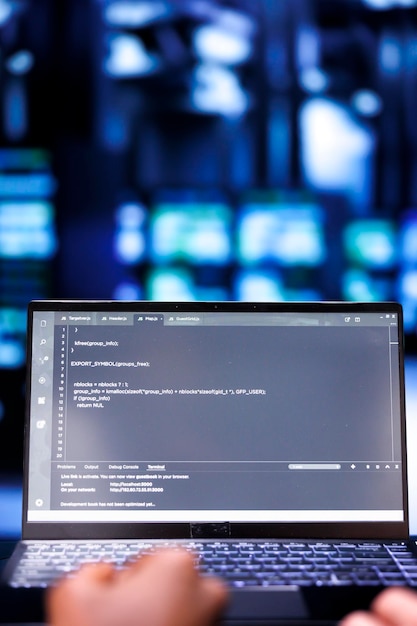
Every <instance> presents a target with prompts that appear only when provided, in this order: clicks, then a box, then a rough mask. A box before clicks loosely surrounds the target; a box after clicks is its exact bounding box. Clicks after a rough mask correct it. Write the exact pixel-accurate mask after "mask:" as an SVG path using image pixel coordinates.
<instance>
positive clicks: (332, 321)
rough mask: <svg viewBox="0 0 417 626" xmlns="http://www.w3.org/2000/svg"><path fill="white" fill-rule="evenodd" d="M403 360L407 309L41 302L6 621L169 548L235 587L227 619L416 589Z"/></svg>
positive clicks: (315, 609) (329, 613)
mask: <svg viewBox="0 0 417 626" xmlns="http://www.w3.org/2000/svg"><path fill="white" fill-rule="evenodd" d="M403 357H404V347H403V322H402V310H401V306H400V305H399V304H396V303H341V302H332V303H248V302H245V303H243V302H240V303H236V302H209V303H207V302H206V303H202V302H198V303H197V302H193V303H189V302H188V303H164V302H123V301H118V302H114V301H35V302H32V303H30V304H29V309H28V350H27V359H28V379H27V412H26V413H27V414H26V428H25V463H24V497H23V524H22V540H21V541H20V542H19V543H18V545H17V547H16V550H15V552H14V554H13V556H12V557H11V559H10V560H9V562H8V565H7V567H6V569H5V572H4V577H3V587H2V594H3V598H6V600H4V599H3V600H2V610H3V615H4V611H6V615H7V606H9V607H10V615H8V616H7V619H9V620H12V619H13V618H16V619H17V609H18V608H19V610H20V614H19V619H22V615H21V611H22V610H23V609H24V610H25V611H26V613H29V614H26V615H25V616H24V619H25V620H28V621H36V620H41V619H43V613H42V606H43V605H42V598H43V593H44V591H45V589H46V588H47V587H48V586H49V585H50V584H54V582H55V581H56V580H57V579H59V578H60V577H61V576H66V575H72V572H73V571H74V570H76V569H77V567H78V566H79V564H80V562H82V561H94V560H99V559H106V560H111V561H114V562H115V563H116V564H117V566H118V567H123V566H124V563H125V560H129V559H131V558H134V557H135V556H136V554H138V553H141V552H148V551H152V550H153V549H154V548H155V547H164V546H167V545H173V544H174V545H179V546H183V547H185V548H186V549H189V550H192V551H193V553H195V555H196V566H197V567H199V568H201V571H202V573H203V574H204V575H205V574H208V575H210V574H213V573H217V574H219V575H221V576H224V578H225V579H226V580H227V581H228V583H229V584H230V588H231V599H230V603H229V606H228V608H227V610H226V613H225V615H224V620H225V621H230V622H243V621H245V622H250V621H253V622H256V623H258V624H259V623H262V622H269V621H271V620H273V621H279V620H297V621H298V622H302V621H304V620H336V619H339V618H340V617H342V616H343V615H344V614H345V613H347V612H349V611H350V610H352V609H353V608H364V607H366V606H368V604H369V602H370V600H371V599H372V598H373V597H374V596H375V595H376V594H377V593H378V592H379V591H380V590H381V589H382V588H383V587H385V586H387V585H391V584H395V585H408V586H411V587H412V586H416V585H417V558H415V556H414V552H415V546H414V542H412V541H411V540H410V537H409V532H408V504H407V475H406V468H407V462H406V440H405V393H404V370H403ZM45 552H46V556H45V554H44V553H45ZM67 552H68V553H69V554H70V556H69V557H67ZM200 552H201V553H204V555H202V556H198V555H199V554H200ZM67 559H68V560H67ZM22 598H25V600H24V601H20V600H21V599H22ZM3 619H4V617H3Z"/></svg>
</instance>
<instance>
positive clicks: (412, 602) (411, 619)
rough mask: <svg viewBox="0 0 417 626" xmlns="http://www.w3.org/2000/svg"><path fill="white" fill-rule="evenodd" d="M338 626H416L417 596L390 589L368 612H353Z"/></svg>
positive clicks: (407, 591)
mask: <svg viewBox="0 0 417 626" xmlns="http://www.w3.org/2000/svg"><path fill="white" fill-rule="evenodd" d="M339 626H417V594H416V593H415V592H414V591H411V590H410V589H405V588H403V587H401V588H400V587H391V588H390V589H387V590H386V591H383V592H382V593H380V594H379V595H378V596H377V597H376V598H375V600H374V601H373V603H372V605H371V608H370V610H369V611H355V612H354V613H351V614H350V615H348V616H346V617H345V618H344V619H343V620H342V621H341V623H340V625H339Z"/></svg>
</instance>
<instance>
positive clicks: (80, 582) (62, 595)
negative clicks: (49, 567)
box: [46, 563, 115, 623]
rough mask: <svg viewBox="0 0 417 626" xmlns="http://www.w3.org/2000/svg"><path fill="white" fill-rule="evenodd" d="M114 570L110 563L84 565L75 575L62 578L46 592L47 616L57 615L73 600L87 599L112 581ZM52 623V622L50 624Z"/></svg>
mask: <svg viewBox="0 0 417 626" xmlns="http://www.w3.org/2000/svg"><path fill="white" fill-rule="evenodd" d="M114 573H115V570H114V568H113V566H112V565H110V563H97V564H89V565H84V566H82V567H81V568H80V570H79V571H78V572H76V573H75V575H72V576H71V577H67V578H63V579H62V580H60V581H58V582H57V583H56V584H55V585H53V586H51V587H50V588H49V589H48V591H47V596H46V608H47V611H48V613H49V614H52V615H58V614H59V612H60V611H63V610H64V609H65V610H66V607H69V606H71V605H72V603H73V601H74V599H75V600H76V601H77V602H78V601H79V599H80V598H83V597H89V596H90V595H91V593H92V591H95V590H96V589H97V588H100V587H101V586H102V585H103V584H108V583H109V582H111V581H112V580H113V579H114ZM51 623H53V621H52V622H51Z"/></svg>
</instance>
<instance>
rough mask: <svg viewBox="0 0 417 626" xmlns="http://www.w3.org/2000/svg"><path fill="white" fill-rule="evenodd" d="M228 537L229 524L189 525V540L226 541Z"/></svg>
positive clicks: (229, 533)
mask: <svg viewBox="0 0 417 626" xmlns="http://www.w3.org/2000/svg"><path fill="white" fill-rule="evenodd" d="M230 535H231V529H230V522H220V523H216V524H209V523H204V524H190V537H191V539H227V538H228V537H230Z"/></svg>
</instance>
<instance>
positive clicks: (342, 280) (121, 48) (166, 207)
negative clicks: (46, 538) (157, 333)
mask: <svg viewBox="0 0 417 626" xmlns="http://www.w3.org/2000/svg"><path fill="white" fill-rule="evenodd" d="M58 33H60V35H58ZM61 35H62V36H61ZM416 40H417V0H407V1H405V0H337V2H331V1H329V0H280V1H279V2H270V1H269V0H259V1H258V2H249V1H248V0H234V1H233V2H230V1H226V0H207V1H205V2H197V1H194V0H184V2H178V1H175V0H129V1H125V0H72V1H71V2H67V3H60V2H56V0H32V1H30V0H27V1H26V2H19V3H18V2H14V1H12V0H0V51H1V55H0V66H1V69H2V83H1V85H0V102H1V106H0V375H2V376H3V377H4V375H5V373H6V372H7V373H11V372H12V373H13V372H17V371H18V370H19V371H20V370H21V368H22V365H23V364H24V339H25V337H24V333H25V318H24V312H25V307H26V304H27V301H28V300H30V299H32V298H38V297H40V298H43V297H57V298H104V299H107V298H117V299H154V300H232V299H233V300H316V299H318V300H327V299H329V300H338V299H347V300H381V299H382V300H397V299H398V300H400V301H401V302H402V304H403V305H404V312H405V331H406V334H407V343H406V346H407V348H408V349H409V350H410V351H411V352H413V351H414V352H416V353H417V252H416V250H417V118H416V115H415V84H416V81H417V56H416V54H415V49H416V48H415V41H416ZM52 172H53V174H52ZM52 272H53V280H52ZM19 384H20V383H19ZM6 387H7V384H6V385H3V386H2V388H6ZM15 388H16V387H15ZM0 393H1V392H0ZM19 393H20V392H19ZM9 395H10V394H9ZM11 397H12V396H11V395H10V398H11ZM10 398H9V396H7V398H6V399H5V400H2V399H0V402H2V404H1V405H0V429H1V428H3V426H4V424H5V419H6V421H7V419H8V418H7V416H6V418H4V417H3V420H2V419H1V415H2V414H3V416H4V415H6V413H7V412H8V411H9V409H8V408H7V407H8V406H12V400H11V399H10ZM6 405H7V406H6ZM0 440H1V432H0ZM0 452H1V450H0ZM0 457H1V454H0Z"/></svg>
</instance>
